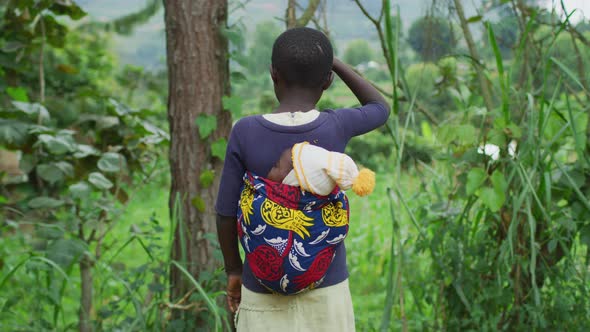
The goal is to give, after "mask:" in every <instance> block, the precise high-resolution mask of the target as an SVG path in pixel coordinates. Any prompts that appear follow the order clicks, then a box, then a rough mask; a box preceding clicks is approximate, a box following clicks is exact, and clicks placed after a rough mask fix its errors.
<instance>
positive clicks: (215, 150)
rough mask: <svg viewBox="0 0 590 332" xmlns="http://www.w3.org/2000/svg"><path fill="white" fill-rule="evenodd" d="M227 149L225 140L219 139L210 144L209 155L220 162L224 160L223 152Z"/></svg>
mask: <svg viewBox="0 0 590 332" xmlns="http://www.w3.org/2000/svg"><path fill="white" fill-rule="evenodd" d="M226 149H227V140H226V139H225V138H220V139H218V140H217V141H215V142H213V144H211V155H212V156H213V157H217V158H219V159H221V160H224V159H225V150H226Z"/></svg>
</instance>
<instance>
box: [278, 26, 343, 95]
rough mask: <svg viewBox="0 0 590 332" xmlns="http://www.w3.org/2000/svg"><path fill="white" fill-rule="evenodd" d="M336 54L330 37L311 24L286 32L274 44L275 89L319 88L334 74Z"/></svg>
mask: <svg viewBox="0 0 590 332" xmlns="http://www.w3.org/2000/svg"><path fill="white" fill-rule="evenodd" d="M333 62H334V54H333V50H332V44H331V43H330V40H328V37H326V35H324V34H323V33H322V32H320V31H318V30H314V29H311V28H293V29H289V30H287V31H285V32H283V33H282V34H281V35H280V36H279V37H278V38H277V39H276V41H275V43H274V45H273V48H272V66H271V77H272V79H273V82H274V84H275V92H276V94H277V97H278V98H279V100H280V97H281V96H280V94H282V93H288V92H289V90H290V89H291V90H294V89H303V90H310V91H313V92H319V94H320V96H321V93H322V92H323V90H325V89H327V88H328V87H329V86H330V84H331V82H332V78H333V74H332V64H333Z"/></svg>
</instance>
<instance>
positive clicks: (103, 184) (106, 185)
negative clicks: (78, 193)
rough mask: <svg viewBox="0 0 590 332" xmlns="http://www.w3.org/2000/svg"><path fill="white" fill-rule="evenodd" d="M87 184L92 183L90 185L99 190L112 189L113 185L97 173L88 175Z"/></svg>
mask: <svg viewBox="0 0 590 332" xmlns="http://www.w3.org/2000/svg"><path fill="white" fill-rule="evenodd" d="M88 182H90V183H92V185H94V186H95V187H96V188H98V189H100V190H107V189H111V188H112V187H113V183H112V182H111V181H110V180H109V179H107V178H106V177H105V176H104V175H102V174H101V173H98V172H93V173H90V175H89V176H88Z"/></svg>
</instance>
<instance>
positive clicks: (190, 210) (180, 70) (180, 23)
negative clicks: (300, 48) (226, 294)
mask: <svg viewBox="0 0 590 332" xmlns="http://www.w3.org/2000/svg"><path fill="white" fill-rule="evenodd" d="M164 7H165V23H166V49H167V63H168V81H169V83H168V88H169V91H168V93H169V95H168V122H169V125H170V151H169V159H170V172H171V178H172V183H171V188H170V200H169V207H170V211H171V215H175V213H173V211H174V208H175V205H176V204H178V210H177V212H178V213H177V214H176V216H177V218H176V219H177V220H176V221H175V222H176V225H177V227H176V230H175V234H174V244H173V248H172V253H171V257H172V259H173V260H176V261H178V262H181V263H184V264H186V269H187V270H188V271H189V272H190V273H191V274H192V275H193V277H195V279H197V278H198V275H199V274H200V273H201V272H202V271H204V270H213V269H214V268H215V267H217V266H218V265H219V262H216V261H215V260H214V258H213V250H214V246H213V243H211V242H210V240H208V239H207V236H205V235H206V234H212V233H214V232H215V209H214V202H215V199H216V197H217V190H218V185H219V174H221V167H222V165H223V163H222V161H221V160H219V159H216V158H213V157H212V155H211V148H210V145H211V143H212V142H214V141H216V140H217V139H220V138H223V137H227V136H228V134H229V131H230V128H231V116H230V113H229V112H227V111H224V110H223V105H222V101H221V100H222V99H221V98H222V96H223V95H224V94H228V92H229V81H228V77H229V75H228V69H229V61H228V41H227V39H226V38H225V37H224V35H223V34H222V31H223V29H224V28H226V26H227V0H165V1H164ZM201 114H206V115H213V116H215V117H216V118H217V128H216V129H215V131H214V132H213V133H212V134H211V135H210V136H209V137H207V138H205V139H201V138H200V137H199V132H198V127H197V125H196V123H195V120H196V119H197V117H198V116H199V115H201ZM204 171H213V172H214V174H215V175H216V179H215V181H213V183H212V184H210V185H209V186H203V185H201V183H200V181H199V177H200V175H201V174H202V173H203V172H204ZM177 198H178V202H177ZM212 238H214V237H212ZM170 283H171V284H170V287H171V288H170V298H171V301H173V302H174V301H175V300H178V299H180V298H182V297H183V295H185V294H186V293H188V292H189V291H190V290H191V289H192V288H193V286H192V285H190V284H189V282H188V281H187V278H186V277H185V276H184V275H182V272H181V271H180V270H178V269H177V268H174V267H171V269H170ZM174 316H176V317H178V313H175V314H174Z"/></svg>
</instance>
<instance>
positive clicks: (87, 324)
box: [78, 255, 93, 332]
mask: <svg viewBox="0 0 590 332" xmlns="http://www.w3.org/2000/svg"><path fill="white" fill-rule="evenodd" d="M80 285H81V286H80V288H81V289H80V291H81V296H80V312H79V317H78V318H79V320H78V329H79V331H80V332H91V331H92V330H93V329H92V322H91V320H90V319H91V318H90V313H91V312H92V288H93V287H92V263H91V262H90V259H89V258H88V257H87V256H86V255H84V257H82V260H80Z"/></svg>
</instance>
